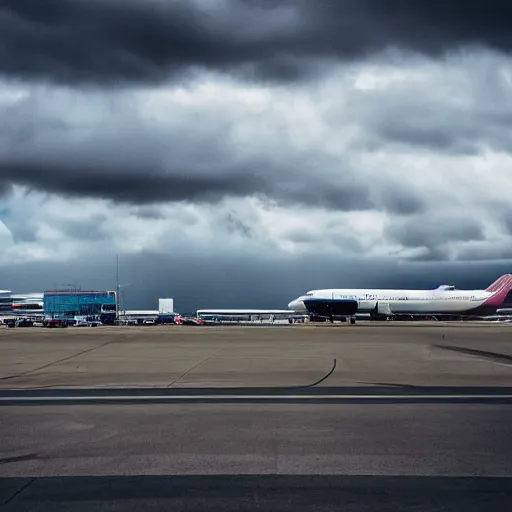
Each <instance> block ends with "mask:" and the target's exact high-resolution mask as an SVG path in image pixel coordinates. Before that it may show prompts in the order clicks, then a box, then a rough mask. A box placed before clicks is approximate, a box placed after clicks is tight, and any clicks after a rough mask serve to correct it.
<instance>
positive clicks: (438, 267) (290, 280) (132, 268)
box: [0, 251, 510, 313]
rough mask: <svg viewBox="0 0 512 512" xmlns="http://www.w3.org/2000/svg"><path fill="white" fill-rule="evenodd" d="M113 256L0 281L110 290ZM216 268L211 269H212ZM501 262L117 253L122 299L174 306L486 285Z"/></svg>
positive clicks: (14, 271) (39, 268) (6, 271)
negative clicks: (326, 291) (336, 291)
mask: <svg viewBox="0 0 512 512" xmlns="http://www.w3.org/2000/svg"><path fill="white" fill-rule="evenodd" d="M115 268H116V267H115V254H114V253H111V252H109V251H106V252H105V253H103V254H102V255H101V257H97V258H92V259H83V258H78V259H77V260H75V261H73V262H70V263H69V264H67V265H65V266H63V265H61V264H52V263H38V264H24V265H14V266H13V265H10V266H9V267H0V275H2V276H4V277H3V280H2V287H4V288H7V289H11V290H13V291H14V292H24V293H27V292H31V291H42V290H45V289H51V288H59V287H62V283H67V282H76V284H77V285H78V286H79V287H81V288H83V289H86V288H93V289H94V288H100V289H103V288H108V289H115ZM212 269H215V271H212ZM509 270H510V268H508V267H507V265H506V264H504V263H499V262H497V263H487V264H485V263H481V264H471V263H465V264H455V263H438V262H437V263H435V264H429V263H409V264H403V263H401V264H399V263H398V262H397V261H396V260H366V259H364V258H359V259H340V258H329V257H327V256H322V255H321V254H318V253H315V254H311V255H308V256H306V257H303V258H300V259H297V258H293V259H290V258H282V257H279V256H276V257H275V258H274V259H273V260H269V259H266V258H261V257H259V256H256V255H255V256H247V255H245V256H244V255H239V254H236V255H234V254H231V255H229V254H221V253H218V252H215V251H213V252H210V253H208V254H207V255H206V254H205V255H203V256H200V255H196V254H193V253H188V254H187V255H184V254H183V253H182V252H180V253H178V254H173V255H159V254H152V253H142V254H138V255H131V256H129V255H126V256H124V255H121V258H120V279H121V282H123V283H129V286H127V287H126V288H124V292H123V294H124V296H123V300H124V305H125V306H126V307H127V308H129V309H138V308H147V309H155V308H156V307H157V301H158V298H159V297H174V299H175V307H176V310H177V311H179V312H181V313H186V312H193V311H195V310H196V309H198V308H222V307H227V308H243V307H248V308H250V307H255V308H259V307H261V308H286V305H287V304H288V302H289V301H290V300H291V298H294V297H297V296H298V295H300V294H302V293H304V292H305V291H307V290H310V289H314V288H332V287H337V286H339V287H347V288H350V287H376V288H392V287H397V288H401V287H405V288H430V289H432V288H435V287H437V286H439V285H440V284H454V285H456V286H458V287H460V288H470V289H471V288H486V287H487V286H488V285H489V284H490V283H492V282H493V281H494V280H495V279H496V278H497V277H498V276H500V275H501V274H503V273H505V272H507V271H509Z"/></svg>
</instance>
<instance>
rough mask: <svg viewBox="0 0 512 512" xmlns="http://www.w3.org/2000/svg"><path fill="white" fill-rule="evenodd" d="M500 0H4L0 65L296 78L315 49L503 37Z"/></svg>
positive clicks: (504, 11) (55, 74)
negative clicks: (211, 71)
mask: <svg viewBox="0 0 512 512" xmlns="http://www.w3.org/2000/svg"><path fill="white" fill-rule="evenodd" d="M511 25H512V6H511V5H510V3H509V2H508V1H507V0H494V1H493V2H492V4H489V3H487V2H484V1H483V0H479V1H477V0H451V1H449V2H447V1H445V0H386V1H382V0H315V1H311V0H297V1H293V2H291V1H287V0H283V1H275V2H268V1H265V2H261V1H245V2H240V1H235V0H232V1H229V0H227V1H222V2H218V4H216V3H214V2H209V3H207V2H199V1H192V0H186V1H185V0H184V1H172V2H164V1H157V0H110V1H104V0H45V1H44V2H35V1H33V0H4V1H3V2H2V5H1V6H0V69H1V70H2V72H3V73H5V74H8V75H13V76H18V77H26V78H30V77H36V78H42V79H49V80H55V81H57V82H61V83H100V84H108V83H115V84H117V83H119V82H153V83H155V82H159V81H162V80H165V79H167V78H168V77H173V76H176V75H181V74H182V73H183V72H186V71H189V70H190V71H193V70H195V69H196V68H209V69H216V70H224V71H227V72H238V73H241V74H242V75H246V76H249V77H260V78H268V79H275V80H296V79H298V78H300V77H301V76H303V75H304V74H307V73H309V72H311V71H312V70H311V69H310V66H311V65H312V63H313V62H314V61H315V59H319V58H320V59H321V58H323V57H326V58H335V59H347V58H359V57H362V56H366V55H368V54H369V53H371V52H378V51H381V50H383V49H385V48H390V47H391V48H392V47H400V48H404V49H410V50H413V51H419V52H423V53H427V54H430V55H440V54H442V53H443V52H445V51H449V50H451V49H457V48H460V47H464V46H475V45H477V46H487V47H490V48H495V49H498V50H503V51H509V50H510V49H511V47H512V34H511V32H510V26H511Z"/></svg>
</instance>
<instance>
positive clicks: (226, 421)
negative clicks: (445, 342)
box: [0, 403, 512, 512]
mask: <svg viewBox="0 0 512 512" xmlns="http://www.w3.org/2000/svg"><path fill="white" fill-rule="evenodd" d="M1 412H2V423H1V424H0V436H1V439H2V449H1V459H0V475H1V476H4V477H10V478H0V500H2V502H3V503H5V507H4V508H3V509H2V510H4V509H5V510H6V511H8V510H38V511H41V510H42V511H46V510H62V511H70V510H92V509H94V510H164V509H166V507H170V508H172V510H200V511H202V510H204V511H206V510H235V509H236V510H269V509H274V510H294V511H295V510H298V511H301V510H308V511H309V510H339V509H340V507H341V508H342V509H343V510H411V508H412V509H415V510H436V511H438V510H464V511H465V512H466V511H469V512H470V511H473V510H481V509H482V507H483V509H485V510H493V511H496V510H503V511H505V510H507V511H508V510H510V509H511V508H510V507H512V464H511V462H510V461H511V460H512V439H511V438H510V436H509V428H510V424H512V406H510V405H500V404H489V405H483V404H452V403H443V404H407V405H404V404H391V403H389V404H385V405H376V404H345V405H340V404H337V405H326V404H318V405H317V404H300V405H299V404H293V405H290V404H273V405H261V404H260V405H254V404H251V405H249V404H246V405H243V404H174V405H146V404H141V405H114V406H112V405H66V406H33V405H29V406H3V407H2V409H1ZM141 475H145V476H141ZM164 475H165V476H164ZM248 475H251V476H248ZM265 475H277V476H265ZM293 475H295V476H293ZM171 476H174V478H172V477H171ZM12 477H17V478H12Z"/></svg>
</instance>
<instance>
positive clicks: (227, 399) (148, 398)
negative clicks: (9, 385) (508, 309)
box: [0, 394, 512, 405]
mask: <svg viewBox="0 0 512 512" xmlns="http://www.w3.org/2000/svg"><path fill="white" fill-rule="evenodd" d="M283 401H285V402H298V403H300V402H308V403H311V402H322V403H328V402H335V403H336V402H337V403H344V402H361V403H365V402H372V403H379V402H390V401H391V402H394V403H400V402H404V403H405V402H414V403H418V402H419V403H421V402H430V403H432V402H437V403H439V402H451V401H456V402H457V401H463V402H481V401H484V402H494V401H500V402H506V403H512V394H507V395H505V394H449V395H438V394H425V395H417V394H410V395H366V394H365V395H343V394H341V395H330V394H329V395H327V394H326V395H320V394H311V395H305V394H300V395H292V394H283V395H224V394H223V395H167V396H165V395H131V396H130V395H102V396H98V395H96V396H94V395H89V396H4V397H0V405H13V404H20V405H22V404H30V405H36V404H66V403H67V404H78V403H87V404H101V403H115V402H117V403H123V402H125V403H130V404H135V403H160V404H162V403H179V402H184V403H190V402H201V403H234V402H237V403H248V402H265V403H272V402H276V403H280V402H283Z"/></svg>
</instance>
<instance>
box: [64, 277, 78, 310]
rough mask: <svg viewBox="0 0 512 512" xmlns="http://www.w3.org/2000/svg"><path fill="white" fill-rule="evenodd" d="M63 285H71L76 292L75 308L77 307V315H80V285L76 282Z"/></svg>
mask: <svg viewBox="0 0 512 512" xmlns="http://www.w3.org/2000/svg"><path fill="white" fill-rule="evenodd" d="M62 286H70V287H71V290H72V291H74V292H75V302H76V303H75V309H76V316H78V315H80V297H79V296H78V286H77V285H76V283H66V284H63V285H62Z"/></svg>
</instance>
